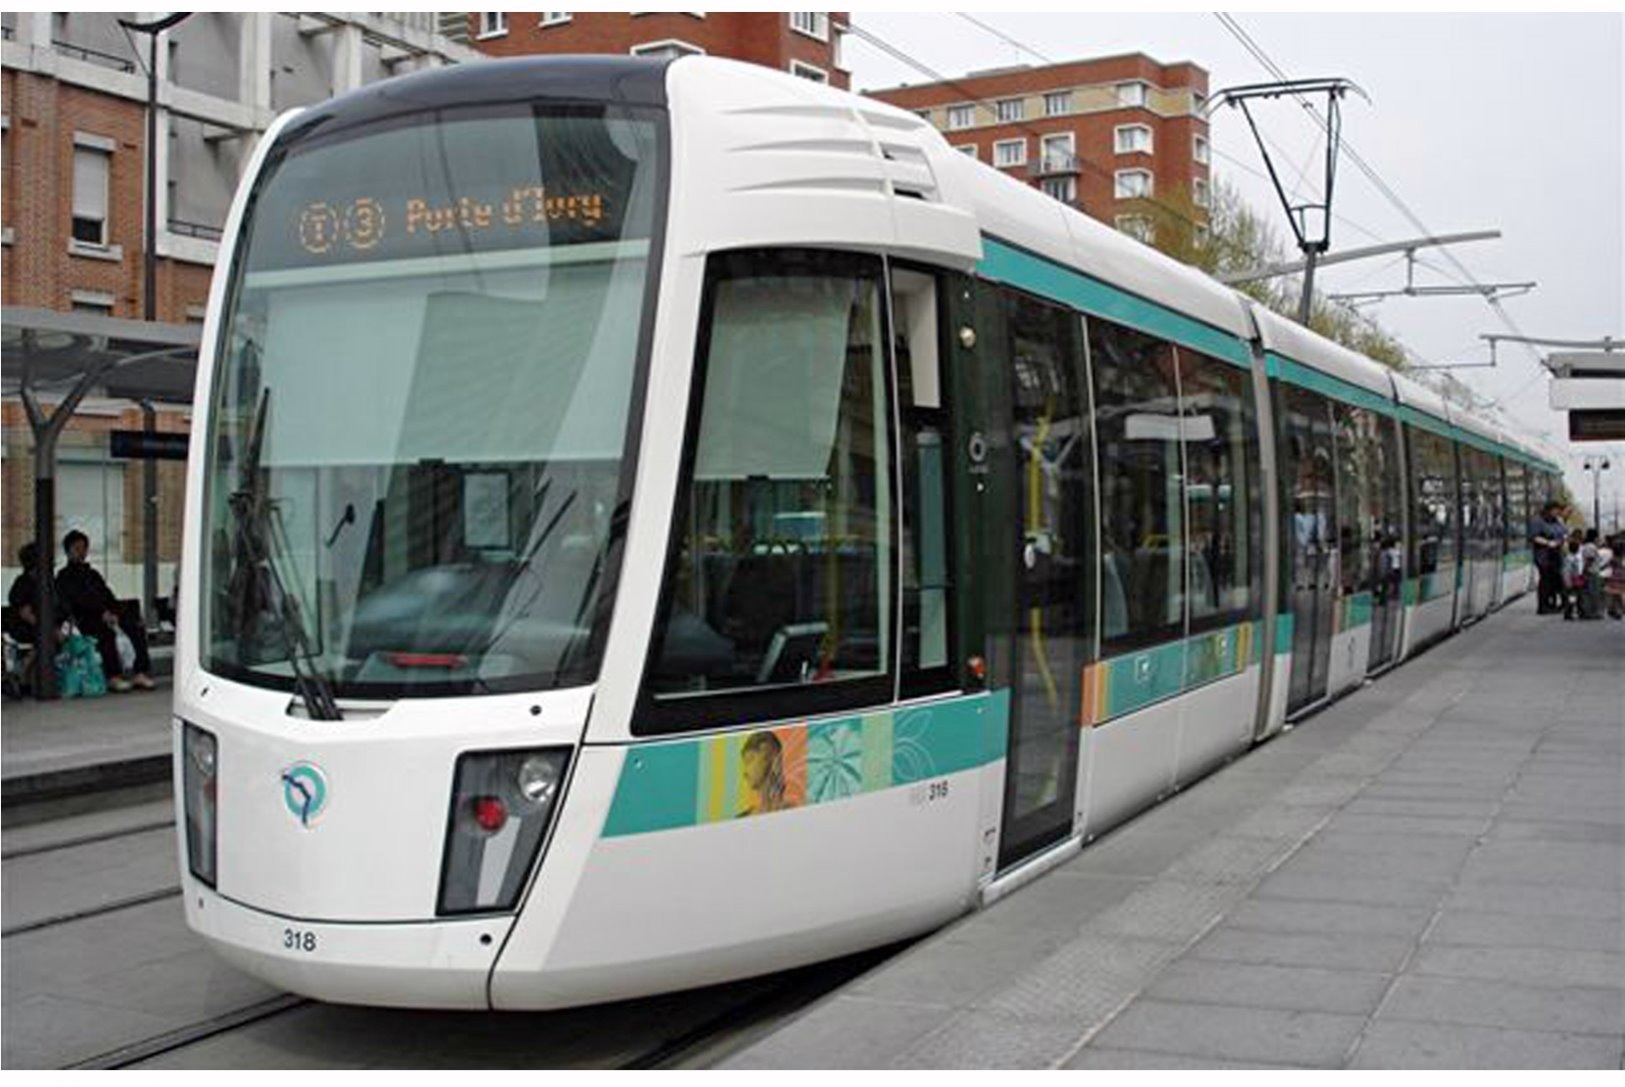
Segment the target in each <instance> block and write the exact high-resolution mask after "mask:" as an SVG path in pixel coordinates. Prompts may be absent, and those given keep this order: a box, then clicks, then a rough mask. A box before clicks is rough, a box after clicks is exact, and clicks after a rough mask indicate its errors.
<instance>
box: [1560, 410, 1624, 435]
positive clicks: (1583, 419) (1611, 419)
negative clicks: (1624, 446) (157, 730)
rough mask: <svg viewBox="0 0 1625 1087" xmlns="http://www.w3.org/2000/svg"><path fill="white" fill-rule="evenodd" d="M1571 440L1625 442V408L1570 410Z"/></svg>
mask: <svg viewBox="0 0 1625 1087" xmlns="http://www.w3.org/2000/svg"><path fill="white" fill-rule="evenodd" d="M1569 441H1571V442H1625V408H1595V409H1591V410H1587V411H1571V412H1569Z"/></svg>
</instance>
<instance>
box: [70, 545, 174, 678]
mask: <svg viewBox="0 0 1625 1087" xmlns="http://www.w3.org/2000/svg"><path fill="white" fill-rule="evenodd" d="M62 550H64V551H66V552H67V553H68V564H67V565H66V566H64V567H63V568H62V569H60V570H58V571H57V572H56V591H57V593H58V594H59V595H60V596H61V597H62V600H63V602H64V603H65V604H66V605H67V607H68V613H69V614H70V615H72V616H73V621H74V623H76V624H77V625H78V627H79V630H80V632H81V633H83V634H85V635H86V636H87V637H91V638H94V639H96V646H97V648H98V649H99V650H100V651H101V655H102V670H103V671H104V672H106V673H107V686H108V689H109V690H114V691H128V690H129V689H130V688H131V687H132V686H134V687H140V688H141V689H142V690H144V691H150V690H152V689H153V687H154V686H156V684H154V683H153V682H152V660H151V658H150V657H148V655H147V632H146V630H145V629H143V627H142V626H141V624H140V622H138V621H137V620H135V619H133V618H130V617H127V616H124V615H122V614H121V613H120V612H119V606H118V597H116V596H114V595H113V590H112V589H109V588H108V587H107V582H106V581H105V580H104V579H103V578H102V575H101V574H100V573H98V572H97V570H96V568H95V567H94V566H92V565H90V562H89V561H88V558H89V555H90V537H89V536H86V535H85V534H84V533H83V532H80V531H79V530H78V529H74V530H73V531H72V532H69V533H68V534H67V535H66V536H64V537H62ZM117 630H123V631H124V633H125V634H127V635H129V637H130V642H131V644H132V645H134V646H135V661H134V662H133V666H132V667H131V669H130V674H129V675H126V674H125V671H124V666H123V664H122V663H121V662H120V660H119V655H118V635H117V633H115V631H117Z"/></svg>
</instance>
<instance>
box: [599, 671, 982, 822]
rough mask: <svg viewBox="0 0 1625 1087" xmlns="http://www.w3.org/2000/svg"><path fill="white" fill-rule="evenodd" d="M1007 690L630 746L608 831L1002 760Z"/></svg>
mask: <svg viewBox="0 0 1625 1087" xmlns="http://www.w3.org/2000/svg"><path fill="white" fill-rule="evenodd" d="M1009 716H1010V696H1009V692H1007V691H994V692H989V693H987V694H978V695H971V696H969V697H965V698H954V699H948V700H945V701H942V702H933V703H930V704H927V705H922V706H908V707H903V708H898V709H886V710H879V711H876V712H874V713H866V714H862V715H859V716H847V717H836V718H829V719H825V720H820V721H810V722H806V723H802V724H790V725H776V726H773V727H771V728H759V729H745V730H741V731H738V732H729V733H724V734H722V735H718V736H705V737H701V738H698V739H693V740H678V741H672V742H665V743H650V744H639V745H636V746H634V747H633V748H632V749H631V750H630V751H628V752H627V756H626V762H625V764H624V765H623V766H622V768H621V778H620V781H619V782H618V783H617V784H616V787H615V798H614V800H613V801H611V803H610V808H609V817H608V818H607V819H606V820H605V822H604V837H606V838H616V837H623V836H625V835H629V834H647V833H649V832H652V831H657V830H674V829H676V828H679V827H692V826H700V825H703V824H706V823H723V822H728V821H730V820H733V819H744V818H748V817H750V816H755V815H770V814H772V813H774V812H781V811H791V810H794V809H796V808H803V807H811V806H815V805H819V804H832V803H838V802H840V801H842V800H848V799H851V798H852V797H855V796H860V795H862V794H864V793H872V792H878V791H880V790H882V789H891V788H895V787H897V786H899V785H912V784H914V783H915V782H919V781H926V780H929V779H932V778H938V777H942V776H944V775H947V774H954V773H958V772H960V771H962V770H970V769H974V768H976V767H978V766H983V765H986V764H987V763H990V762H995V761H997V760H998V759H1002V758H1003V757H1004V754H1005V744H1006V739H1007V737H1008V733H1009Z"/></svg>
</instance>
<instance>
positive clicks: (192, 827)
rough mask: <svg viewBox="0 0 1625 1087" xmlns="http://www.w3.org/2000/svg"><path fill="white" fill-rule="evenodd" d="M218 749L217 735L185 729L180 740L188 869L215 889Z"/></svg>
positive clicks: (199, 729)
mask: <svg viewBox="0 0 1625 1087" xmlns="http://www.w3.org/2000/svg"><path fill="white" fill-rule="evenodd" d="M217 760H218V746H217V745H216V743H215V738H214V734H213V733H210V732H205V731H204V730H203V729H201V728H198V727H197V726H196V725H186V726H185V731H184V732H183V733H182V739H181V778H182V781H181V785H182V789H183V791H184V793H185V803H186V865H187V868H188V869H189V870H190V871H191V873H192V875H193V876H195V877H196V878H198V879H199V880H202V881H203V882H204V883H206V884H208V885H209V886H210V887H213V886H214V885H215V871H216V865H215V859H216V856H217V854H218V849H217V848H216V842H217V841H218V838H217V836H216V834H215V827H216V825H217V824H218V822H219V819H218V800H219V797H218V794H217V792H216V784H215V783H216V782H217V781H218V779H219V770H220V768H219V764H218V761H217Z"/></svg>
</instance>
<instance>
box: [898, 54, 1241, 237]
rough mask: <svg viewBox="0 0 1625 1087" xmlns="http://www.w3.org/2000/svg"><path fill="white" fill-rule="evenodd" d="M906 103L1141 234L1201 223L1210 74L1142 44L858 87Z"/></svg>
mask: <svg viewBox="0 0 1625 1087" xmlns="http://www.w3.org/2000/svg"><path fill="white" fill-rule="evenodd" d="M866 93H868V94H870V95H871V96H872V97H875V98H878V99H880V100H882V101H884V102H889V103H891V104H892V105H895V106H899V107H902V108H904V109H908V110H913V111H914V112H915V113H918V114H919V115H920V116H921V117H924V118H926V119H927V120H929V121H930V122H931V123H932V124H934V125H936V127H937V128H939V129H940V130H942V133H943V135H944V137H945V138H946V139H947V140H948V142H949V143H951V144H953V145H954V146H955V147H957V148H958V149H959V150H961V151H963V152H964V153H965V154H967V155H972V156H974V157H975V158H977V159H979V160H980V161H982V162H985V163H988V164H989V165H991V166H994V167H995V168H997V169H1000V170H1003V171H1005V172H1006V173H1008V174H1010V175H1011V176H1013V177H1017V178H1019V179H1020V180H1022V181H1023V182H1026V183H1027V184H1030V185H1033V186H1035V187H1037V188H1039V189H1042V190H1043V191H1044V192H1046V193H1048V194H1049V195H1051V196H1053V197H1055V198H1056V199H1057V200H1060V201H1062V202H1064V203H1067V204H1070V205H1072V206H1074V207H1077V208H1079V209H1081V210H1082V211H1083V212H1085V213H1086V214H1088V215H1091V216H1093V217H1095V218H1096V219H1100V220H1102V221H1103V222H1106V223H1110V224H1113V225H1115V226H1117V227H1118V228H1119V229H1121V230H1124V231H1126V232H1129V233H1133V234H1135V235H1137V236H1140V237H1147V236H1148V235H1149V234H1150V233H1151V232H1152V231H1153V230H1154V229H1155V223H1156V219H1157V218H1158V216H1157V215H1154V214H1153V211H1160V212H1162V213H1163V214H1168V213H1170V209H1172V210H1173V213H1177V214H1178V215H1180V216H1182V217H1184V218H1186V219H1188V220H1191V221H1194V222H1196V223H1200V222H1202V221H1205V219H1206V212H1205V209H1206V208H1207V206H1208V203H1209V198H1210V190H1209V185H1210V183H1211V180H1210V146H1209V143H1208V126H1207V122H1206V120H1205V119H1204V118H1203V116H1202V110H1203V107H1204V106H1205V105H1206V102H1207V93H1208V74H1207V72H1206V71H1205V70H1204V69H1202V68H1200V67H1198V66H1197V65H1195V64H1192V63H1189V62H1183V61H1182V62H1179V63H1175V64H1162V63H1160V62H1158V61H1156V60H1153V59H1152V58H1150V57H1148V56H1145V55H1144V54H1141V53H1135V54H1130V55H1126V56H1115V57H1100V58H1096V59H1089V60H1078V61H1070V62H1066V63H1062V64H1053V65H1048V66H1044V67H1029V66H1019V67H1013V68H1002V69H997V70H994V71H988V72H973V73H971V74H970V75H967V76H965V77H964V78H962V79H953V80H946V81H943V82H940V83H928V84H922V85H913V86H903V87H893V88H889V89H884V90H875V91H868V92H866Z"/></svg>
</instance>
